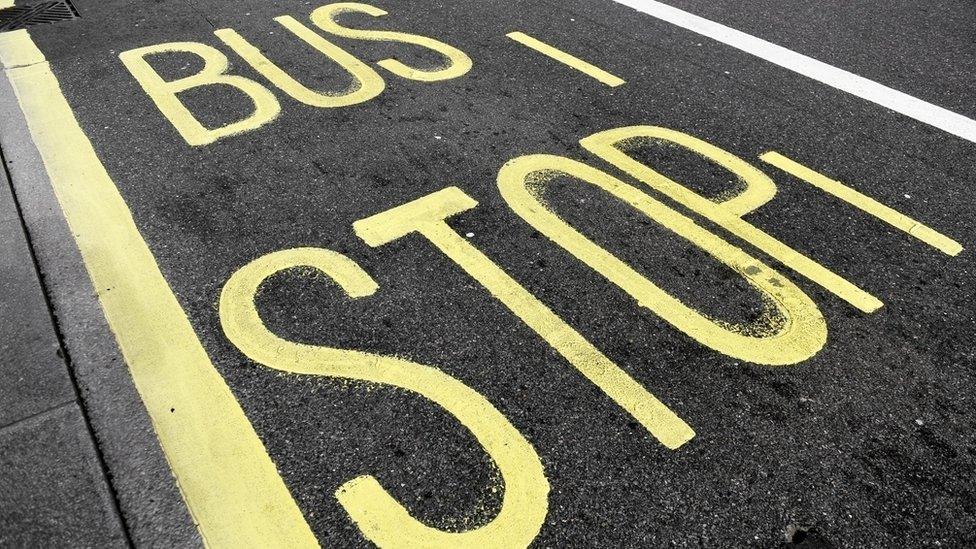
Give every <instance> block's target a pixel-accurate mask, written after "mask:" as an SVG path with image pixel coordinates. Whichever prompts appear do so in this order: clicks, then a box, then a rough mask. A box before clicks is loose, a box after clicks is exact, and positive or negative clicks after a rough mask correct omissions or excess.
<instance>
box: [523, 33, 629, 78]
mask: <svg viewBox="0 0 976 549" xmlns="http://www.w3.org/2000/svg"><path fill="white" fill-rule="evenodd" d="M505 36H507V37H509V38H511V39H512V40H515V41H516V42H518V43H519V44H522V45H523V46H527V47H529V48H532V49H534V50H535V51H537V52H539V53H541V54H542V55H545V56H548V57H551V58H553V59H555V60H556V61H559V62H560V63H562V64H564V65H569V66H570V67H573V68H574V69H576V70H578V71H580V72H581V73H583V74H585V75H587V76H590V77H592V78H595V79H597V80H599V81H600V82H603V83H604V84H606V85H608V86H610V87H611V88H615V87H617V86H620V85H621V84H626V83H627V82H626V81H625V80H624V79H622V78H619V77H617V76H614V75H612V74H610V73H609V72H607V71H605V70H603V69H601V68H599V67H596V66H594V65H591V64H589V63H587V62H586V61H583V60H582V59H580V58H579V57H575V56H572V55H570V54H568V53H566V52H564V51H562V50H558V49H556V48H554V47H552V46H550V45H549V44H546V43H545V42H540V41H539V40H536V39H535V38H532V37H531V36H529V35H527V34H525V33H524V32H510V33H508V34H506V35H505Z"/></svg>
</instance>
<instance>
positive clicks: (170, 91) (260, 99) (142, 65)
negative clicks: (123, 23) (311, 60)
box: [119, 42, 281, 146]
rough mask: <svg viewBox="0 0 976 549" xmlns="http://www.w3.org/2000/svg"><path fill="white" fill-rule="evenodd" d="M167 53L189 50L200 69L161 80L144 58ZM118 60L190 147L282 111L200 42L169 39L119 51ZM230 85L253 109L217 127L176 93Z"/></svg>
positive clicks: (265, 91) (261, 122) (243, 129)
mask: <svg viewBox="0 0 976 549" xmlns="http://www.w3.org/2000/svg"><path fill="white" fill-rule="evenodd" d="M167 52H186V53H192V54H194V55H196V56H197V57H199V58H200V59H202V60H203V68H201V69H200V72H198V73H196V74H194V75H191V76H187V77H184V78H178V79H176V80H169V81H167V80H163V79H162V78H161V77H160V76H159V73H157V72H156V70H155V69H153V68H152V66H151V65H150V64H149V63H148V62H147V61H146V57H148V56H150V55H156V54H160V53H167ZM119 59H120V60H121V61H122V64H124V65H125V67H126V68H127V69H129V72H131V73H132V76H134V77H135V79H136V81H137V82H139V85H140V86H142V89H143V90H145V91H146V93H147V94H148V95H149V97H150V98H152V100H153V102H154V103H156V107H158V108H159V111H160V112H162V113H163V115H164V116H166V118H168V119H169V121H170V122H171V123H172V124H173V126H174V127H175V128H176V130H177V131H178V132H179V133H180V135H181V136H183V139H185V140H186V142H187V143H189V144H190V145H193V146H200V145H207V144H210V143H213V142H214V141H216V140H218V139H220V138H222V137H227V136H230V135H237V134H239V133H242V132H246V131H249V130H253V129H255V128H259V127H261V126H263V125H265V124H267V123H268V122H271V121H272V120H274V119H275V118H276V117H277V116H278V114H279V113H280V112H281V104H280V103H278V99H277V98H275V96H274V94H273V93H271V91H269V90H268V88H265V87H264V86H262V85H261V84H258V83H257V82H255V81H254V80H251V79H250V78H245V77H243V76H237V75H234V74H227V70H228V68H230V62H229V61H228V60H227V56H226V55H224V54H223V53H221V52H220V50H218V49H216V48H214V47H212V46H208V45H206V44H200V43H199V42H170V43H168V44H158V45H155V46H146V47H143V48H136V49H133V50H128V51H124V52H122V53H120V54H119ZM213 85H221V86H230V87H232V88H237V89H238V90H239V91H241V92H243V93H244V94H245V95H247V96H248V97H249V98H250V99H251V101H252V102H253V103H254V111H253V112H252V113H251V114H249V115H247V116H246V117H244V118H243V119H241V120H238V121H236V122H231V123H229V124H226V125H224V126H221V127H219V128H214V129H209V128H206V127H204V126H203V124H201V123H200V122H199V121H198V120H197V119H196V117H195V116H193V113H192V112H190V110H189V109H187V108H186V106H185V105H183V102H182V101H180V98H179V96H178V95H177V94H179V93H180V92H184V91H187V90H190V89H193V88H199V87H201V86H213Z"/></svg>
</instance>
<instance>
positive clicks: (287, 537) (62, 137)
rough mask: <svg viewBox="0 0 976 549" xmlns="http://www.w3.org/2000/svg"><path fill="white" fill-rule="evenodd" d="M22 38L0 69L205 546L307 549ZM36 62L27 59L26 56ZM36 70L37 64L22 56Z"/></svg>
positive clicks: (269, 465) (280, 486)
mask: <svg viewBox="0 0 976 549" xmlns="http://www.w3.org/2000/svg"><path fill="white" fill-rule="evenodd" d="M25 52H28V53H30V52H37V48H36V47H35V46H34V44H33V42H32V40H31V38H30V36H29V35H28V34H27V32H26V31H17V32H14V33H9V34H6V35H4V37H3V40H2V41H0V59H2V60H3V61H4V62H7V61H9V60H18V62H17V63H15V64H13V65H11V66H12V67H16V68H8V69H7V71H6V74H7V76H8V78H9V79H10V82H11V84H12V85H13V88H14V91H15V93H16V95H17V99H18V101H19V103H20V107H21V110H22V111H23V112H24V115H25V117H26V119H27V123H28V128H29V130H30V133H31V137H32V138H33V141H34V143H35V145H36V146H37V149H38V151H39V152H40V154H41V158H42V159H43V161H44V165H45V167H46V169H47V173H48V176H49V177H50V180H51V184H52V185H53V187H54V191H55V194H56V195H57V198H58V201H59V202H60V204H61V208H62V210H63V211H64V215H65V218H66V219H67V222H68V225H69V226H70V228H71V231H72V233H73V234H74V235H75V239H76V241H77V244H78V248H79V249H80V251H81V254H82V257H83V258H84V261H85V267H86V268H87V269H88V274H89V275H90V276H91V280H92V283H93V285H94V288H95V291H96V292H97V294H98V298H99V301H100V302H101V305H102V309H103V310H104V312H105V317H106V319H107V320H108V323H109V326H110V327H111V328H112V331H113V332H114V333H115V337H116V339H117V341H118V343H119V347H120V348H121V350H122V354H123V356H124V357H125V360H126V362H127V363H128V365H129V370H130V372H131V373H132V378H133V381H134V382H135V385H136V388H137V389H138V391H139V394H140V396H141V397H142V400H143V402H144V403H145V405H146V409H147V410H148V412H149V416H150V418H152V422H153V426H154V427H155V429H156V435H157V436H158V437H159V441H160V443H161V445H162V447H163V451H164V452H165V454H166V458H167V460H168V461H169V465H170V467H171V468H172V470H173V474H174V475H175V477H176V480H177V483H178V485H179V487H180V490H181V491H182V493H183V497H184V499H185V500H186V503H187V506H188V508H189V510H190V513H191V514H192V515H193V519H194V521H195V522H196V523H197V525H198V528H199V530H200V534H201V536H202V537H203V539H204V542H205V543H206V544H207V545H208V546H216V547H242V546H254V547H315V546H317V545H318V543H317V541H316V539H315V536H314V535H313V534H312V532H311V530H310V529H309V527H308V524H307V523H306V522H305V519H304V517H303V516H302V513H301V511H300V510H299V509H298V506H297V505H296V504H295V501H294V499H293V498H292V497H291V494H290V493H289V492H288V489H287V488H286V487H285V485H284V482H283V481H282V479H281V477H280V475H279V474H278V472H277V470H276V468H275V465H274V463H273V462H272V461H271V458H270V457H269V456H268V454H267V452H266V450H265V448H264V446H263V445H262V443H261V440H260V439H259V438H258V436H257V433H255V432H254V429H253V427H252V426H251V423H250V422H249V421H248V419H247V417H245V415H244V412H243V410H241V407H240V405H239V404H238V403H237V400H236V399H235V398H234V395H233V394H232V393H231V391H230V389H229V388H228V386H227V384H226V383H225V382H224V380H223V378H221V376H220V374H219V373H218V372H217V370H216V369H215V368H214V366H213V364H212V363H211V361H210V358H209V357H208V356H207V353H206V351H205V350H204V349H203V346H202V345H201V343H200V340H199V339H198V338H197V335H196V333H195V332H194V331H193V328H192V326H191V325H190V322H189V320H188V319H187V317H186V314H185V313H184V312H183V309H182V308H181V307H180V304H179V302H178V301H177V300H176V297H175V296H174V295H173V292H172V290H171V289H170V287H169V285H168V284H167V282H166V280H165V279H164V278H163V275H162V273H160V271H159V267H158V266H157V264H156V261H155V258H154V257H153V255H152V252H151V251H150V250H149V247H148V246H147V245H146V242H145V241H144V240H143V238H142V236H141V235H140V234H139V230H138V229H137V228H136V225H135V223H134V221H133V219H132V215H131V213H130V211H129V209H128V207H127V206H126V204H125V202H124V200H123V199H122V196H121V195H120V194H119V191H118V189H117V188H116V186H115V183H114V182H113V181H112V179H111V178H110V177H109V175H108V173H107V172H106V171H105V168H104V166H102V163H101V162H100V161H99V159H98V157H97V155H96V154H95V150H94V149H93V148H92V145H91V143H90V142H89V141H88V138H87V137H86V136H85V134H84V132H83V131H82V130H81V128H80V127H79V125H78V122H77V120H76V119H75V117H74V113H72V111H71V107H69V106H68V103H67V101H66V99H65V98H64V96H63V95H62V92H61V88H60V86H59V84H58V81H57V79H56V78H55V76H54V74H52V72H51V69H50V66H49V64H48V63H47V62H46V61H44V60H43V56H40V62H35V63H33V64H28V65H24V64H23V63H21V61H23V60H24V57H23V55H22V54H24V53H25ZM37 53H38V54H39V52H37ZM30 54H31V55H33V56H34V58H35V59H34V60H35V61H37V54H34V53H30Z"/></svg>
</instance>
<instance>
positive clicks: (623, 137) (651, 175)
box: [580, 126, 883, 313]
mask: <svg viewBox="0 0 976 549" xmlns="http://www.w3.org/2000/svg"><path fill="white" fill-rule="evenodd" d="M644 141H651V142H665V143H673V144H675V145H678V146H680V147H684V148H686V149H688V150H690V151H692V152H694V153H696V154H698V155H700V156H702V157H705V158H707V159H710V160H713V161H714V162H716V163H717V164H719V165H721V166H723V167H725V168H727V169H729V170H730V171H732V173H734V174H735V175H736V176H737V177H739V178H740V179H741V180H743V181H745V182H747V184H748V185H750V186H754V185H755V186H756V187H755V188H758V189H762V188H764V187H765V186H766V183H763V182H762V181H761V179H766V180H768V179H769V178H768V176H766V175H765V174H763V173H762V172H760V171H759V170H757V169H756V168H754V167H753V166H751V165H749V164H748V163H747V162H745V161H744V160H742V159H740V158H738V157H736V156H735V155H732V154H731V153H728V152H726V151H724V150H722V149H720V148H718V147H715V146H714V145H711V144H709V143H707V142H705V141H702V140H701V139H698V138H696V137H694V136H691V135H688V134H686V133H682V132H679V131H676V130H671V129H668V128H662V127H660V126H627V127H623V128H614V129H612V130H606V131H602V132H598V133H595V134H593V135H591V136H589V137H585V138H583V139H581V140H580V145H582V146H583V148H584V149H586V150H588V151H590V152H591V153H593V154H595V155H597V156H599V157H600V158H602V159H604V160H606V161H607V162H609V163H611V164H613V165H614V166H616V167H617V168H618V169H620V170H622V171H623V172H624V173H627V174H628V175H630V176H631V177H633V178H635V179H637V180H638V181H641V182H643V183H645V184H646V185H648V186H650V187H651V188H653V189H654V190H656V191H658V192H660V193H662V194H664V195H667V196H668V197H670V198H671V199H672V200H675V201H676V202H678V203H679V204H682V205H683V206H685V207H686V208H688V209H690V210H692V211H694V212H696V213H697V214H699V215H701V216H703V217H705V218H706V219H708V220H710V221H711V222H713V223H715V224H717V225H718V226H720V227H722V228H723V229H725V230H727V231H729V232H730V233H732V234H734V235H735V236H737V237H739V238H741V239H743V240H745V241H747V242H749V243H750V244H752V245H753V246H755V247H756V248H759V249H760V250H762V251H763V252H765V253H767V254H769V255H770V256H771V257H773V258H774V259H776V260H778V261H780V262H781V263H783V264H784V265H786V266H787V267H789V268H791V269H793V270H795V271H796V272H798V273H800V274H801V275H803V276H805V277H806V278H808V279H810V280H812V281H813V282H816V283H817V284H819V285H821V286H823V287H824V288H825V289H827V290H828V291H830V292H831V293H833V294H834V295H836V296H837V297H839V298H841V299H843V300H844V301H846V302H848V303H850V304H851V305H853V306H854V307H857V308H858V309H860V310H861V311H864V312H865V313H871V312H874V311H876V310H878V309H880V308H881V307H882V305H883V303H881V300H880V299H878V298H876V297H874V296H873V295H871V294H869V293H868V292H866V291H864V290H862V289H861V288H858V287H857V286H856V285H855V284H853V283H851V282H850V281H848V280H847V279H845V278H843V277H842V276H840V275H838V274H836V273H834V272H833V271H831V270H829V269H827V268H826V267H824V266H823V265H821V264H820V263H817V262H816V261H814V260H812V259H810V258H809V257H807V256H805V255H803V254H801V253H800V252H797V251H796V250H794V249H793V248H791V247H789V246H787V245H786V244H784V243H782V242H780V241H779V240H777V239H776V238H774V237H772V236H770V235H769V234H767V233H766V232H764V231H763V230H762V229H760V228H758V227H756V226H755V225H753V224H752V223H749V222H748V221H746V220H744V219H742V218H741V217H740V214H742V213H746V212H748V211H749V208H751V207H752V206H754V205H756V204H757V203H759V202H761V201H762V200H763V199H764V198H765V196H767V195H768V192H765V191H763V192H759V193H756V194H755V195H754V197H752V198H750V199H749V200H747V201H744V202H739V203H738V204H736V207H735V208H734V209H733V210H731V211H730V210H729V208H728V207H727V204H728V203H718V204H716V203H715V202H713V201H711V200H709V199H708V198H705V197H704V196H702V195H700V194H698V193H696V192H694V191H692V190H691V189H689V188H687V187H685V186H684V185H682V184H680V183H678V182H677V181H674V180H673V179H671V178H669V177H667V176H665V175H663V174H661V173H659V172H657V171H655V170H653V169H652V168H650V167H649V166H647V165H645V164H644V163H642V162H639V161H637V160H635V159H634V158H632V157H631V156H630V155H628V154H627V152H626V151H627V150H628V149H630V148H631V147H632V146H633V145H634V144H638V143H640V142H644Z"/></svg>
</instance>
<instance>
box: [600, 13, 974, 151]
mask: <svg viewBox="0 0 976 549" xmlns="http://www.w3.org/2000/svg"><path fill="white" fill-rule="evenodd" d="M614 1H615V2H617V3H618V4H623V5H625V6H628V7H631V8H633V9H635V10H637V11H639V12H642V13H646V14H648V15H651V16H653V17H657V18H658V19H661V20H662V21H667V22H668V23H671V24H672V25H677V26H679V27H682V28H684V29H687V30H690V31H692V32H696V33H698V34H701V35H702V36H706V37H708V38H711V39H712V40H717V41H719V42H721V43H723V44H726V45H729V46H732V47H733V48H736V49H739V50H742V51H744V52H746V53H749V54H752V55H755V56H756V57H760V58H762V59H765V60H766V61H769V62H770V63H775V64H777V65H779V66H781V67H783V68H786V69H789V70H791V71H793V72H796V73H798V74H802V75H803V76H806V77H808V78H812V79H814V80H816V81H818V82H822V83H824V84H827V85H828V86H831V87H834V88H837V89H838V90H842V91H845V92H847V93H849V94H852V95H856V96H858V97H860V98H862V99H867V100H868V101H871V102H872V103H876V104H878V105H881V106H882V107H887V108H889V109H891V110H893V111H895V112H898V113H901V114H903V115H905V116H909V117H911V118H914V119H915V120H918V121H920V122H924V123H926V124H929V125H931V126H935V127H936V128H939V129H941V130H943V131H946V132H948V133H951V134H953V135H956V136H959V137H961V138H963V139H965V140H967V141H972V142H973V143H976V120H973V119H971V118H967V117H965V116H963V115H961V114H957V113H954V112H952V111H950V110H947V109H944V108H942V107H939V106H936V105H933V104H931V103H928V102H926V101H922V100H921V99H918V98H916V97H912V96H910V95H908V94H906V93H902V92H900V91H898V90H895V89H892V88H889V87H888V86H885V85H883V84H879V83H877V82H875V81H873V80H868V79H867V78H864V77H862V76H858V75H856V74H854V73H850V72H847V71H845V70H843V69H839V68H837V67H834V66H833V65H828V64H827V63H824V62H822V61H818V60H816V59H814V58H812V57H807V56H806V55H803V54H801V53H797V52H795V51H793V50H788V49H786V48H784V47H782V46H777V45H776V44H773V43H772V42H767V41H765V40H763V39H762V38H757V37H755V36H752V35H751V34H746V33H744V32H742V31H738V30H735V29H733V28H729V27H726V26H725V25H722V24H719V23H716V22H714V21H710V20H708V19H705V18H704V17H699V16H697V15H694V14H692V13H688V12H686V11H683V10H680V9H678V8H675V7H672V6H669V5H667V4H662V3H661V2H656V1H655V0H614Z"/></svg>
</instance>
